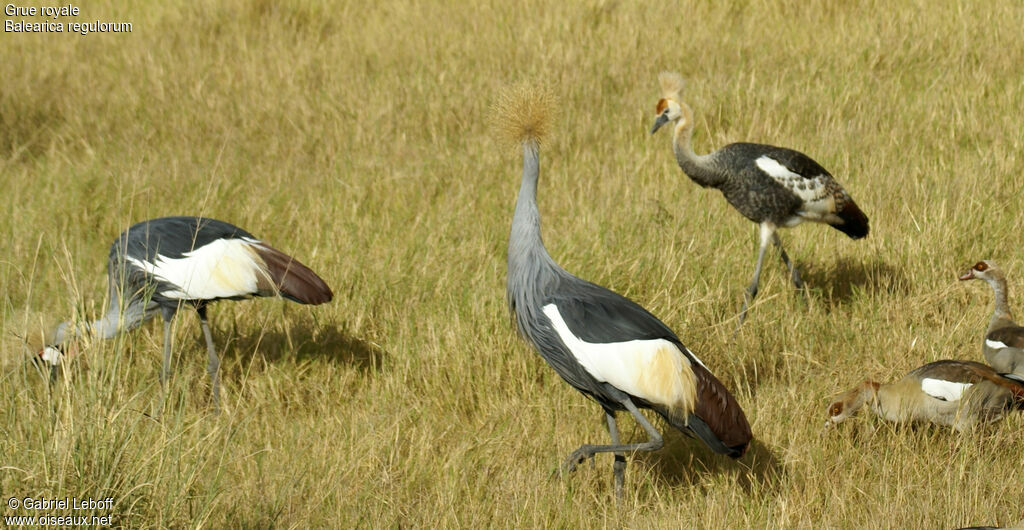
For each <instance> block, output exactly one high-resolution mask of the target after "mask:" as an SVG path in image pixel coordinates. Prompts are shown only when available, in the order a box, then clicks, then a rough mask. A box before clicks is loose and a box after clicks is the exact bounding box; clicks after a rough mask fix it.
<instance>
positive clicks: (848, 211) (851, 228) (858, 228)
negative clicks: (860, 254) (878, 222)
mask: <svg viewBox="0 0 1024 530" xmlns="http://www.w3.org/2000/svg"><path fill="white" fill-rule="evenodd" d="M836 216H838V217H839V218H840V219H842V221H843V222H842V223H840V224H834V225H832V226H833V227H834V228H835V229H836V230H839V231H840V232H842V233H844V234H846V235H848V236H850V238H851V239H860V238H862V237H864V236H866V235H868V216H866V215H864V212H862V211H861V209H860V207H859V206H857V203H855V202H853V201H852V200H851V201H848V202H847V203H846V204H845V205H843V210H842V211H840V212H837V213H836Z"/></svg>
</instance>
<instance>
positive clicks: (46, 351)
mask: <svg viewBox="0 0 1024 530" xmlns="http://www.w3.org/2000/svg"><path fill="white" fill-rule="evenodd" d="M40 357H42V358H43V360H44V361H46V364H49V365H50V366H57V365H58V364H60V358H61V357H62V355H61V353H60V350H58V349H57V348H54V347H51V346H47V347H45V348H43V353H42V355H40Z"/></svg>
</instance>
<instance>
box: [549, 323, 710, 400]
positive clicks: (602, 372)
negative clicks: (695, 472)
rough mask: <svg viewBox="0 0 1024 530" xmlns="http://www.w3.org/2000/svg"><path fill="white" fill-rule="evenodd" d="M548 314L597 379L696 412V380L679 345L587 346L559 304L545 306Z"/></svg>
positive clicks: (660, 341)
mask: <svg viewBox="0 0 1024 530" xmlns="http://www.w3.org/2000/svg"><path fill="white" fill-rule="evenodd" d="M544 314H545V315H547V317H548V318H549V319H550V320H551V324H552V326H554V328H555V331H556V332H557V333H558V336H559V338H561V339H562V342H563V343H564V344H565V345H566V347H567V348H569V351H570V352H571V353H572V355H573V357H575V359H576V360H577V361H578V362H579V363H580V365H582V366H583V368H584V369H586V370H587V373H589V374H590V375H591V376H593V377H594V379H597V380H598V381H601V382H605V383H609V384H611V385H612V386H614V387H615V388H618V389H619V390H622V391H623V392H626V393H628V394H631V395H634V396H637V397H639V398H642V399H645V400H647V401H649V402H651V403H658V404H661V405H665V406H669V407H678V408H682V409H684V410H687V411H689V410H693V406H694V404H695V403H696V392H697V391H696V388H697V383H696V377H695V376H694V375H693V370H692V369H691V368H690V361H689V359H687V358H686V356H684V355H683V354H682V352H680V351H679V348H678V347H676V345H675V344H672V343H671V342H669V341H667V340H664V339H655V340H631V341H626V342H612V343H607V344H596V343H591V342H586V341H584V340H582V339H580V338H579V337H577V336H576V335H574V334H573V333H572V331H571V330H570V329H569V326H568V325H566V323H565V320H564V319H563V318H562V314H561V313H560V312H559V311H558V307H557V306H555V304H548V305H546V306H544Z"/></svg>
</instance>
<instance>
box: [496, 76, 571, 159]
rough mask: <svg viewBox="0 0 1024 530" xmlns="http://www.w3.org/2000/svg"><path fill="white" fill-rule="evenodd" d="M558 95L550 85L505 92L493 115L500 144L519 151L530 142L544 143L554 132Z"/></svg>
mask: <svg viewBox="0 0 1024 530" xmlns="http://www.w3.org/2000/svg"><path fill="white" fill-rule="evenodd" d="M555 102H556V98H555V96H554V93H553V92H552V90H551V89H550V88H549V87H548V86H547V85H543V84H541V85H528V84H519V85H516V86H514V87H511V88H507V89H505V90H503V91H502V92H501V93H500V94H499V95H498V98H497V100H496V101H495V103H494V105H493V106H492V107H491V113H492V114H494V115H495V116H497V118H496V119H495V120H494V124H495V133H496V135H497V137H498V139H499V141H500V142H501V143H502V144H504V145H507V146H509V147H515V148H519V147H520V146H521V145H522V144H524V143H526V142H533V143H536V144H537V145H540V144H541V143H543V141H544V138H545V137H547V135H548V133H549V132H550V131H551V122H552V121H553V120H554V115H555V109H556V108H557V106H556V104H555Z"/></svg>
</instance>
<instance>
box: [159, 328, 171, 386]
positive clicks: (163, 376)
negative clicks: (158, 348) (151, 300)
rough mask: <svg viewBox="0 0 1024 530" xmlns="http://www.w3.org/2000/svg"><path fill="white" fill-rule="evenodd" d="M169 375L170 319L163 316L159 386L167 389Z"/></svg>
mask: <svg viewBox="0 0 1024 530" xmlns="http://www.w3.org/2000/svg"><path fill="white" fill-rule="evenodd" d="M170 376H171V319H169V318H167V317H166V316H165V317H164V365H163V368H161V370H160V386H162V387H163V388H164V390H167V380H168V379H169V378H170Z"/></svg>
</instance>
